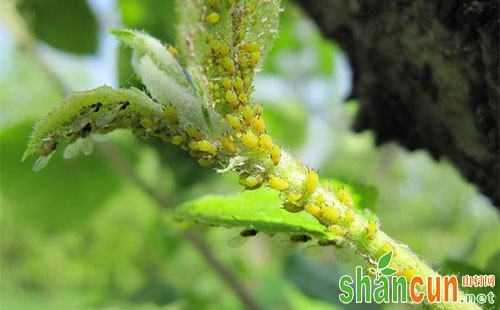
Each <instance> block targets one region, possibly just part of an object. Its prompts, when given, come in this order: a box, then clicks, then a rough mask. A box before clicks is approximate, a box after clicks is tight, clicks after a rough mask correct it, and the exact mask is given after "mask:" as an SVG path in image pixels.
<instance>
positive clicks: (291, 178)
mask: <svg viewBox="0 0 500 310" xmlns="http://www.w3.org/2000/svg"><path fill="white" fill-rule="evenodd" d="M306 171H308V169H307V168H306V167H305V166H304V165H303V164H302V163H301V162H300V161H298V160H296V159H294V158H293V157H292V156H291V155H289V154H288V153H286V152H284V151H283V152H282V155H281V160H280V162H279V164H278V165H277V166H276V167H275V168H274V170H273V171H272V173H273V174H274V175H275V176H277V177H279V178H281V179H283V180H286V181H287V182H288V183H289V186H290V188H301V187H304V182H305V180H306V175H307V172H306ZM319 196H322V199H324V202H323V201H319V199H318V197H319ZM308 202H309V203H316V204H318V205H320V204H322V203H326V204H327V205H328V206H329V207H332V208H334V209H335V210H337V211H338V212H339V213H340V214H341V215H345V214H346V213H348V212H350V213H351V214H353V217H352V219H349V220H346V219H345V217H342V216H341V217H340V218H339V220H338V221H337V222H335V223H332V222H325V221H324V220H322V219H321V218H320V216H317V218H318V220H319V221H320V223H321V224H323V225H325V228H326V229H328V228H329V226H330V225H332V224H333V225H338V226H340V227H342V228H343V229H345V231H346V234H345V235H344V236H343V238H344V240H345V242H346V243H347V244H348V245H350V246H351V247H352V248H354V249H355V251H356V252H357V253H358V254H359V255H360V256H362V257H364V258H365V259H366V260H368V261H369V262H370V263H373V264H376V262H377V260H378V259H379V258H380V257H381V256H382V255H383V254H385V253H387V252H389V251H390V250H392V251H393V256H392V261H391V267H392V268H395V269H397V270H398V271H399V274H400V275H403V276H404V277H405V278H406V279H407V280H408V282H410V280H411V278H412V277H413V276H421V277H422V279H424V282H425V281H426V278H427V277H433V278H434V279H435V278H437V277H441V275H439V273H437V272H436V271H434V270H433V269H432V268H431V267H430V266H429V265H428V264H427V263H425V262H424V261H422V260H421V259H420V258H419V257H418V256H417V255H416V254H415V253H413V252H412V251H411V250H410V249H409V247H407V246H406V245H403V244H401V243H399V242H397V241H395V240H394V239H392V238H391V237H389V236H388V235H387V234H385V233H384V232H383V231H381V230H379V229H376V231H374V232H372V233H370V234H369V232H368V229H369V228H368V227H369V225H370V221H369V220H367V219H366V218H365V217H363V216H362V215H360V214H358V213H356V212H352V210H351V208H349V207H348V206H346V205H345V204H343V203H342V202H340V201H339V199H338V198H337V196H336V195H335V193H334V192H333V189H332V188H331V186H329V185H325V184H322V185H320V186H318V188H317V189H316V192H315V195H311V197H310V198H309V200H308ZM441 283H443V279H442V277H441ZM417 289H419V291H421V292H424V291H425V290H426V285H425V286H417ZM440 293H441V296H442V297H444V296H445V292H444V286H443V285H441V292H440ZM450 297H451V296H450ZM457 300H458V303H444V302H442V303H430V304H428V305H429V306H430V307H432V308H436V309H481V308H480V307H479V306H478V305H476V304H474V303H460V301H461V300H464V301H465V300H466V297H465V294H464V293H463V292H461V291H460V290H459V291H458V294H457Z"/></svg>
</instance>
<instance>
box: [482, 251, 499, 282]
mask: <svg viewBox="0 0 500 310" xmlns="http://www.w3.org/2000/svg"><path fill="white" fill-rule="evenodd" d="M485 269H486V271H487V272H491V273H493V274H495V275H496V276H497V278H500V249H499V250H498V251H496V252H495V253H494V254H493V255H492V256H491V257H490V259H489V260H488V262H487V263H486V268H485Z"/></svg>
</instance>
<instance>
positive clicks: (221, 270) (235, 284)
mask: <svg viewBox="0 0 500 310" xmlns="http://www.w3.org/2000/svg"><path fill="white" fill-rule="evenodd" d="M183 235H184V237H185V238H186V239H188V240H189V241H190V242H191V244H193V245H194V246H195V248H196V249H197V250H198V252H200V254H201V255H203V257H204V258H205V261H207V262H208V264H209V265H210V266H211V267H212V268H213V269H215V270H216V271H217V273H218V274H219V276H220V277H221V278H222V280H223V281H224V282H226V284H227V285H228V286H229V287H230V288H231V289H232V290H233V291H234V292H235V293H236V294H237V295H238V297H239V298H240V300H241V301H242V302H243V304H244V305H245V307H246V308H247V309H260V306H259V305H258V304H257V303H256V302H255V301H254V299H253V298H252V296H250V294H249V293H248V291H247V290H245V288H244V287H243V286H242V285H241V284H240V283H239V281H238V279H236V277H235V276H234V275H233V274H232V273H231V272H230V271H229V270H228V269H227V268H226V266H224V265H223V264H222V263H221V262H220V260H219V259H218V258H217V257H216V256H215V255H214V252H213V251H212V250H211V249H210V247H209V246H208V244H207V243H206V242H205V240H203V239H202V238H201V237H200V236H199V234H197V233H195V232H194V231H191V230H188V231H185V232H184V234H183Z"/></svg>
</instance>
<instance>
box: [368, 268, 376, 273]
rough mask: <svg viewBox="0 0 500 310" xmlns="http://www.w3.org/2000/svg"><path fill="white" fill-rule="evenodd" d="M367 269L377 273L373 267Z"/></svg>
mask: <svg viewBox="0 0 500 310" xmlns="http://www.w3.org/2000/svg"><path fill="white" fill-rule="evenodd" d="M368 270H369V271H370V272H371V273H373V274H376V273H377V270H376V269H375V268H371V267H370V268H368Z"/></svg>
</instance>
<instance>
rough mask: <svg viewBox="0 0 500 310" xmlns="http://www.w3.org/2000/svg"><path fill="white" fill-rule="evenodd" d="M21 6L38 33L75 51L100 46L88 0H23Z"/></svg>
mask: <svg viewBox="0 0 500 310" xmlns="http://www.w3.org/2000/svg"><path fill="white" fill-rule="evenodd" d="M19 8H20V10H21V12H22V13H23V15H24V16H25V17H26V19H27V21H28V24H29V25H30V28H31V30H32V31H33V33H34V34H35V35H36V37H37V38H38V39H40V40H42V41H44V42H46V43H48V44H49V45H51V46H53V47H55V48H57V49H60V50H63V51H65V52H70V53H75V54H93V53H95V52H96V49H97V34H98V29H97V20H96V18H95V16H94V14H93V13H92V11H91V10H90V7H89V5H88V4H87V1H85V0H71V1H66V0H21V1H20V3H19Z"/></svg>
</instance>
